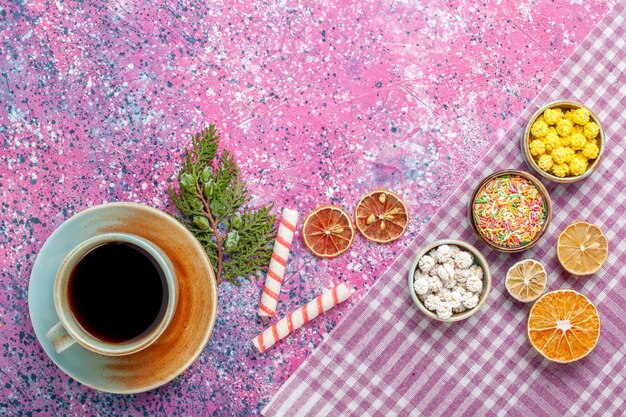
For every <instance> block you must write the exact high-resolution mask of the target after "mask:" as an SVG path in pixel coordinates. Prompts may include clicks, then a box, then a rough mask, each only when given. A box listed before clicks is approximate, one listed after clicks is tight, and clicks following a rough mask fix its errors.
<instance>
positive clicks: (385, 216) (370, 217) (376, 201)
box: [354, 188, 409, 243]
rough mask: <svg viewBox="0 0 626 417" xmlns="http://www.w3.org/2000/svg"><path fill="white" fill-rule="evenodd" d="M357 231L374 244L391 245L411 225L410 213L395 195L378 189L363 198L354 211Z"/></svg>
mask: <svg viewBox="0 0 626 417" xmlns="http://www.w3.org/2000/svg"><path fill="white" fill-rule="evenodd" d="M354 220H355V223H356V227H357V229H359V232H361V234H362V235H363V236H365V238H366V239H368V240H371V241H372V242H378V243H389V242H392V241H394V240H396V239H398V238H399V237H400V236H402V234H403V233H404V231H405V230H406V226H407V225H408V223H409V212H408V210H407V208H406V205H405V204H404V202H403V201H402V200H401V199H400V197H398V196H397V195H396V194H395V193H393V192H391V191H389V190H385V189H382V188H381V189H378V190H374V191H372V192H370V193H367V194H366V195H364V196H363V197H361V201H359V204H357V206H356V209H355V210H354Z"/></svg>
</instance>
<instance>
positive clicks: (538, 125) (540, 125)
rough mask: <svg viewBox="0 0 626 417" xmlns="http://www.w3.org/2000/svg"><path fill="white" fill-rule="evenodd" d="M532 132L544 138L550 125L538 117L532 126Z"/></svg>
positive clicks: (535, 135)
mask: <svg viewBox="0 0 626 417" xmlns="http://www.w3.org/2000/svg"><path fill="white" fill-rule="evenodd" d="M530 132H531V133H532V134H533V136H534V137H537V138H542V137H544V136H545V135H546V133H548V125H547V124H546V122H544V121H543V119H537V121H536V122H535V123H533V125H532V127H531V128H530Z"/></svg>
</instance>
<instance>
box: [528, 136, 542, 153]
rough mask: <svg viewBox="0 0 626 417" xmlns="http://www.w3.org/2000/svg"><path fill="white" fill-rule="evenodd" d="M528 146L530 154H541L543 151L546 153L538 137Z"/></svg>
mask: <svg viewBox="0 0 626 417" xmlns="http://www.w3.org/2000/svg"><path fill="white" fill-rule="evenodd" d="M528 147H529V149H530V154H531V155H534V156H539V155H543V154H544V153H546V146H545V145H544V144H543V142H542V141H540V140H539V139H535V140H533V141H532V142H530V145H529V146H528Z"/></svg>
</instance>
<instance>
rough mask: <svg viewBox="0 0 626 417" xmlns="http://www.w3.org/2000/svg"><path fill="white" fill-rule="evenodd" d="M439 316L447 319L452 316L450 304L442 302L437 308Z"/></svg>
mask: <svg viewBox="0 0 626 417" xmlns="http://www.w3.org/2000/svg"><path fill="white" fill-rule="evenodd" d="M437 317H439V318H440V319H443V320H446V319H449V318H450V317H452V308H451V307H450V306H449V305H448V304H442V305H440V306H439V308H438V309H437Z"/></svg>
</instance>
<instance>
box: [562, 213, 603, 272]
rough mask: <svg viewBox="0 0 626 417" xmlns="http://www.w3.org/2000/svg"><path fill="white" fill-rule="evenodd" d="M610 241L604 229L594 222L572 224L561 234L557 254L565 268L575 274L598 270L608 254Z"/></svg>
mask: <svg viewBox="0 0 626 417" xmlns="http://www.w3.org/2000/svg"><path fill="white" fill-rule="evenodd" d="M608 253H609V250H608V242H607V240H606V237H605V236H604V233H602V230H600V228H599V227H598V226H596V225H594V224H591V223H587V222H576V223H573V224H570V225H569V226H567V227H566V228H565V230H563V232H562V233H561V235H560V236H559V240H558V242H557V246H556V254H557V257H558V258H559V262H560V263H561V266H563V268H564V269H565V270H566V271H567V272H569V273H571V274H574V275H591V274H593V273H595V272H597V271H598V270H599V269H600V267H601V266H602V265H603V264H604V262H605V261H606V258H607V256H608Z"/></svg>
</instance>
